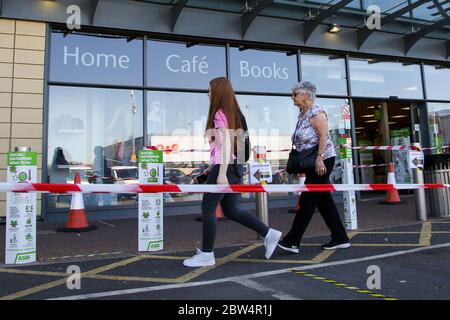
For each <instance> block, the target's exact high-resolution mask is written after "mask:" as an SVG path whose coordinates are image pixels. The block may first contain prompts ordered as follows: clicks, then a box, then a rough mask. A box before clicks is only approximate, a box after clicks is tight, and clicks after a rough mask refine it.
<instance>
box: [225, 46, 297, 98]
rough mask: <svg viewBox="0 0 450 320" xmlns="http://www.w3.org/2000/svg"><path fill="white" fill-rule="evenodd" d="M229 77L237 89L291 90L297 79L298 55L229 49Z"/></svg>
mask: <svg viewBox="0 0 450 320" xmlns="http://www.w3.org/2000/svg"><path fill="white" fill-rule="evenodd" d="M230 78H231V81H232V83H233V87H234V89H235V90H237V91H247V92H267V93H290V92H291V89H292V87H293V86H294V84H295V83H296V82H297V81H298V70H297V56H296V55H288V54H287V53H286V52H272V51H264V50H251V49H248V50H241V49H240V48H230Z"/></svg>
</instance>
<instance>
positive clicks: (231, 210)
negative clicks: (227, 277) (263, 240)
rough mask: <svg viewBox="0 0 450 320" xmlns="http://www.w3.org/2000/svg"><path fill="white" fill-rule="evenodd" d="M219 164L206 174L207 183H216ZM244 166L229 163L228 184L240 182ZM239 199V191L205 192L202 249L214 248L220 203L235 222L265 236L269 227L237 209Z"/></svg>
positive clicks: (209, 249)
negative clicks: (217, 210)
mask: <svg viewBox="0 0 450 320" xmlns="http://www.w3.org/2000/svg"><path fill="white" fill-rule="evenodd" d="M219 169H220V165H215V166H213V169H212V170H211V171H210V173H209V174H208V179H207V181H206V183H207V184H216V183H217V176H218V175H219ZM243 174H244V168H243V166H242V165H240V164H230V165H228V168H227V178H228V183H229V184H241V183H242V177H243ZM240 199H241V194H240V193H205V194H204V195H203V200H202V214H203V219H202V221H203V242H202V251H203V252H211V251H213V249H214V241H215V239H216V232H217V219H216V214H215V213H216V208H217V205H218V204H219V203H220V205H221V207H222V211H223V214H224V215H225V216H226V217H227V218H229V219H231V220H234V221H236V222H239V223H240V224H242V225H244V226H246V227H247V228H250V229H252V230H254V231H256V232H257V233H258V234H260V235H261V236H263V237H265V236H266V235H267V232H269V228H268V227H267V226H266V225H265V224H264V223H263V222H262V221H261V220H259V219H258V218H257V217H256V216H255V215H252V214H251V213H250V212H247V211H243V210H241V209H239V207H238V205H237V204H238V202H239V201H240Z"/></svg>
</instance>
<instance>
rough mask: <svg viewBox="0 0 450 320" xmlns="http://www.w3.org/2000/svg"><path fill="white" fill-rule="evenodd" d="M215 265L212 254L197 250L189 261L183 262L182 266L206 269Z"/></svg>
mask: <svg viewBox="0 0 450 320" xmlns="http://www.w3.org/2000/svg"><path fill="white" fill-rule="evenodd" d="M215 264H216V259H215V258H214V252H203V251H201V250H200V249H198V248H197V252H196V254H195V255H194V256H193V257H192V258H189V259H186V260H184V261H183V265H184V266H186V267H207V266H213V265H215Z"/></svg>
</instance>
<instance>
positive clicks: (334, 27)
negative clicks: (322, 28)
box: [328, 23, 342, 33]
mask: <svg viewBox="0 0 450 320" xmlns="http://www.w3.org/2000/svg"><path fill="white" fill-rule="evenodd" d="M341 30H342V27H341V26H340V25H338V24H336V23H333V24H330V27H329V28H328V32H330V33H338V32H339V31H341Z"/></svg>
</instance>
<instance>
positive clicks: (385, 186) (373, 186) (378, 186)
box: [369, 184, 395, 191]
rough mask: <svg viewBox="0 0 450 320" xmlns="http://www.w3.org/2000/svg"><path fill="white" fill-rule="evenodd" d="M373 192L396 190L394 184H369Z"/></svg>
mask: <svg viewBox="0 0 450 320" xmlns="http://www.w3.org/2000/svg"><path fill="white" fill-rule="evenodd" d="M369 186H370V188H371V190H374V191H376V190H394V189H395V187H394V185H393V184H369Z"/></svg>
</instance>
